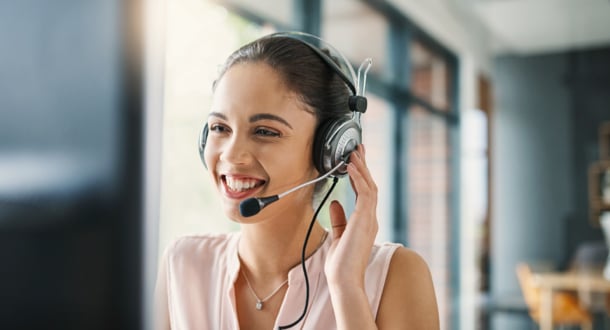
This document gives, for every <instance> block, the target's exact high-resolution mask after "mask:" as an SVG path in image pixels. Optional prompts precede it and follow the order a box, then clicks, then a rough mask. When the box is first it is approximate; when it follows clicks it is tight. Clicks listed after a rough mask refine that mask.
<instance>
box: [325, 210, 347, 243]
mask: <svg viewBox="0 0 610 330" xmlns="http://www.w3.org/2000/svg"><path fill="white" fill-rule="evenodd" d="M329 211H330V225H331V226H332V228H333V239H337V238H340V237H341V235H343V232H344V231H345V227H346V226H347V219H346V218H345V211H344V210H343V206H341V204H340V203H339V202H337V201H332V202H331V203H330V207H329Z"/></svg>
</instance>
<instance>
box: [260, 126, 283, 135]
mask: <svg viewBox="0 0 610 330" xmlns="http://www.w3.org/2000/svg"><path fill="white" fill-rule="evenodd" d="M254 134H256V135H258V136H263V137H280V133H279V132H277V131H274V130H270V129H268V128H263V127H259V128H257V129H255V130H254Z"/></svg>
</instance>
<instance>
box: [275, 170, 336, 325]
mask: <svg viewBox="0 0 610 330" xmlns="http://www.w3.org/2000/svg"><path fill="white" fill-rule="evenodd" d="M338 181H339V178H337V177H336V176H335V177H333V184H332V185H331V186H330V189H328V192H326V195H325V196H324V199H322V203H320V206H318V209H317V210H316V212H315V213H314V214H313V218H312V219H311V222H310V223H309V228H308V229H307V235H305V241H304V242H303V251H302V252H301V268H302V269H303V276H305V306H304V307H303V313H302V314H301V316H299V318H298V319H297V320H296V321H294V322H292V323H290V324H289V325H281V326H280V327H279V328H278V329H279V330H283V329H290V328H292V327H294V326H295V325H297V324H299V322H301V320H303V318H304V317H305V314H307V305H309V277H308V276H307V268H306V267H305V253H306V251H307V242H308V241H309V236H310V235H311V230H312V229H313V224H314V223H315V222H316V218H317V217H318V213H320V210H321V209H322V206H323V205H324V203H326V200H327V199H328V196H330V193H332V192H333V189H335V186H336V185H337V182H338Z"/></svg>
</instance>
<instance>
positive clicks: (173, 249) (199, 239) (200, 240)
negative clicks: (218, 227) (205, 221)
mask: <svg viewBox="0 0 610 330" xmlns="http://www.w3.org/2000/svg"><path fill="white" fill-rule="evenodd" d="M236 239H237V233H224V234H202V235H189V236H182V237H179V238H177V239H176V240H174V241H173V242H172V243H171V244H170V245H169V246H168V247H167V248H166V251H165V256H166V258H167V261H169V262H170V263H174V262H183V261H189V260H205V259H210V258H211V259H215V258H218V257H220V256H222V255H225V254H226V253H228V252H229V251H231V247H232V246H233V244H236Z"/></svg>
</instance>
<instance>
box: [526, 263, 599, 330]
mask: <svg viewBox="0 0 610 330" xmlns="http://www.w3.org/2000/svg"><path fill="white" fill-rule="evenodd" d="M517 278H518V279H519V285H520V286H521V291H522V292H523V298H524V299H525V303H526V304H527V306H528V309H529V314H530V316H531V318H532V319H533V320H534V321H535V322H536V323H538V324H540V289H538V288H537V287H536V286H535V284H534V282H533V281H534V279H533V275H532V271H531V269H530V267H529V265H527V264H525V263H519V264H518V265H517ZM552 301H553V320H552V321H553V326H555V325H579V326H580V328H581V329H583V330H591V329H592V321H591V320H592V318H591V314H589V312H588V311H587V310H586V309H584V308H583V307H581V306H580V304H579V303H578V298H576V296H575V295H574V294H570V293H566V292H555V293H553V297H552Z"/></svg>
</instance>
